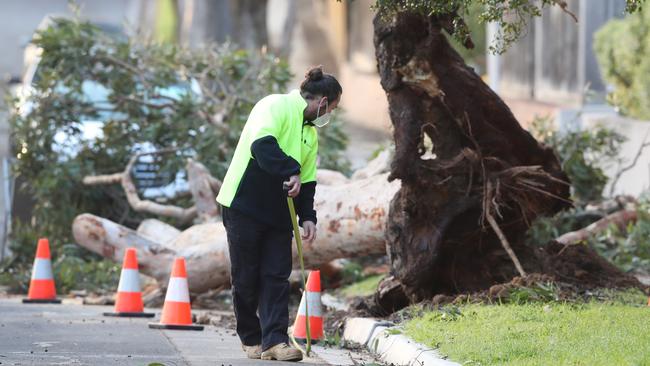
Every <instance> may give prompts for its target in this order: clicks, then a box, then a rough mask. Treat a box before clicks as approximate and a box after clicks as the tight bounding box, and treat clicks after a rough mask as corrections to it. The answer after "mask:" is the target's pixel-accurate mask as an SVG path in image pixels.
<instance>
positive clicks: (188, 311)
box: [149, 257, 203, 330]
mask: <svg viewBox="0 0 650 366" xmlns="http://www.w3.org/2000/svg"><path fill="white" fill-rule="evenodd" d="M149 328H154V329H180V330H203V326H202V325H193V324H192V308H191V306H190V292H189V290H188V287H187V273H186V272H185V258H183V257H178V258H176V260H175V261H174V265H173V266H172V274H171V276H170V277H169V285H168V286H167V293H166V294H165V305H163V311H162V316H161V317H160V323H149Z"/></svg>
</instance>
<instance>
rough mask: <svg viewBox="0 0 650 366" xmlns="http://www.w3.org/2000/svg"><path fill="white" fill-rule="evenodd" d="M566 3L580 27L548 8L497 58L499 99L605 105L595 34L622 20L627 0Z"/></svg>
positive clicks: (574, 0)
mask: <svg viewBox="0 0 650 366" xmlns="http://www.w3.org/2000/svg"><path fill="white" fill-rule="evenodd" d="M567 3H568V8H569V9H570V10H571V11H572V12H573V13H574V14H575V15H576V16H577V17H578V20H579V21H578V23H576V22H575V21H574V20H573V19H572V18H571V16H569V15H568V14H566V13H564V12H563V11H562V10H561V9H560V8H559V7H557V6H554V7H551V8H547V9H545V10H544V14H543V15H542V17H540V18H536V19H535V20H534V21H533V22H531V24H530V26H529V27H528V31H527V34H526V35H525V36H524V37H522V38H521V39H520V40H519V41H518V42H517V43H516V44H515V45H513V47H511V48H510V49H509V50H508V51H507V52H506V53H505V54H504V55H503V56H501V57H499V59H500V61H499V62H500V63H501V79H500V85H499V92H500V94H502V95H503V96H505V97H513V98H533V99H536V100H539V101H545V102H552V103H558V104H581V103H592V102H602V101H603V100H604V96H605V85H604V83H603V81H602V79H601V77H600V71H599V69H598V64H597V62H596V57H595V55H594V53H593V34H594V32H595V31H597V30H598V28H600V27H601V26H602V25H603V24H605V23H606V22H607V21H608V20H610V19H612V18H615V17H620V16H623V11H624V9H625V0H599V1H593V0H569V1H567ZM586 88H588V89H589V93H588V94H589V95H588V96H586V93H585V89H586Z"/></svg>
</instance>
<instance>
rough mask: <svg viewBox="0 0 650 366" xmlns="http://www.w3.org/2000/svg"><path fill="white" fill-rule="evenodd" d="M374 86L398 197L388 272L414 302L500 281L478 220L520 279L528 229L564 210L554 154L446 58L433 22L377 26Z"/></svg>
mask: <svg viewBox="0 0 650 366" xmlns="http://www.w3.org/2000/svg"><path fill="white" fill-rule="evenodd" d="M375 48H376V56H377V60H378V66H379V73H380V76H381V84H382V87H383V88H384V90H385V91H386V94H387V96H388V102H389V108H390V116H391V121H392V123H393V126H394V139H395V149H396V151H395V158H394V160H393V162H392V166H391V174H390V177H389V179H390V180H395V179H399V180H401V182H402V185H401V189H400V190H399V191H398V193H397V194H396V195H395V197H394V198H393V200H392V202H391V208H390V213H389V217H388V225H387V232H386V235H387V240H388V252H389V257H390V260H391V267H392V273H393V274H394V275H395V277H396V279H398V280H399V281H400V282H401V284H402V286H403V289H404V290H405V292H406V294H407V295H408V296H409V297H410V299H411V300H412V301H416V300H421V299H430V298H431V297H432V296H433V295H435V294H438V293H458V292H461V291H474V290H479V289H484V288H488V287H489V286H490V285H491V284H494V283H499V282H505V281H507V280H509V279H511V278H512V277H514V276H515V275H517V271H516V269H515V266H514V265H513V262H512V261H511V259H510V257H509V256H508V255H507V254H506V251H505V250H504V249H503V247H502V245H501V243H500V241H499V239H498V238H497V236H496V235H495V234H494V230H492V228H491V227H490V226H489V225H486V221H485V218H486V216H485V214H486V213H488V214H491V215H492V216H493V217H494V218H495V219H496V221H497V224H498V226H499V227H500V228H501V230H502V231H503V233H504V234H505V236H506V237H507V240H508V241H509V242H510V243H511V245H512V249H513V251H514V252H515V253H516V255H517V256H518V258H519V259H520V261H521V262H522V266H523V268H524V269H525V270H526V271H528V272H534V271H535V270H538V269H540V268H541V264H540V262H539V260H538V259H537V257H536V256H535V254H534V251H533V250H532V249H531V248H528V247H526V246H525V245H523V241H522V239H523V235H524V233H525V231H526V229H527V227H528V225H527V224H528V223H529V222H530V221H532V220H533V219H534V218H535V217H536V216H537V215H540V214H552V213H554V212H557V211H558V210H559V209H561V208H562V207H563V206H564V205H566V201H565V200H567V199H568V197H569V186H568V185H567V184H566V183H563V182H561V181H567V178H566V176H565V174H564V173H563V172H562V170H561V167H560V164H559V162H558V160H557V158H556V157H555V155H554V154H553V152H552V150H551V149H549V148H547V147H545V146H542V145H540V144H539V143H538V142H537V141H536V140H535V139H534V138H533V137H532V136H531V135H530V134H529V133H528V132H526V131H525V130H524V129H523V128H521V126H520V125H519V123H518V122H517V120H516V119H515V117H514V116H513V114H512V113H511V111H510V110H509V108H508V107H507V106H506V105H505V104H504V102H503V101H502V100H501V99H500V98H499V97H498V96H497V95H496V94H495V93H494V92H493V91H492V90H490V88H489V87H488V86H487V85H486V84H485V83H483V81H482V80H481V78H480V77H479V76H478V75H477V74H476V73H475V72H474V70H472V69H471V68H469V67H468V66H467V65H466V64H465V63H464V61H463V59H462V58H461V57H460V56H459V55H458V54H457V53H456V52H455V51H454V49H453V48H452V47H451V46H450V44H449V43H448V41H447V39H446V37H445V35H443V34H442V26H441V22H439V21H438V20H437V19H436V18H434V17H429V18H427V17H425V16H420V15H416V14H409V13H400V14H398V15H396V16H395V17H393V18H392V19H388V20H382V19H381V18H380V17H377V18H376V19H375Z"/></svg>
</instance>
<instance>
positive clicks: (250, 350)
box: [241, 344, 262, 360]
mask: <svg viewBox="0 0 650 366" xmlns="http://www.w3.org/2000/svg"><path fill="white" fill-rule="evenodd" d="M241 348H242V349H243V350H244V352H246V357H248V358H253V359H257V360H259V359H260V357H262V345H261V344H258V345H255V346H246V345H243V344H242V345H241Z"/></svg>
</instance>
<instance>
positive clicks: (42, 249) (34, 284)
mask: <svg viewBox="0 0 650 366" xmlns="http://www.w3.org/2000/svg"><path fill="white" fill-rule="evenodd" d="M23 303H26V304H29V303H39V304H43V303H52V304H60V303H61V300H60V299H57V298H56V287H55V286H54V276H52V261H51V259H50V242H49V241H48V240H47V239H46V238H41V239H38V247H37V248H36V258H35V259H34V268H33V269H32V280H31V281H30V282H29V292H28V293H27V298H26V299H23Z"/></svg>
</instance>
